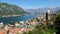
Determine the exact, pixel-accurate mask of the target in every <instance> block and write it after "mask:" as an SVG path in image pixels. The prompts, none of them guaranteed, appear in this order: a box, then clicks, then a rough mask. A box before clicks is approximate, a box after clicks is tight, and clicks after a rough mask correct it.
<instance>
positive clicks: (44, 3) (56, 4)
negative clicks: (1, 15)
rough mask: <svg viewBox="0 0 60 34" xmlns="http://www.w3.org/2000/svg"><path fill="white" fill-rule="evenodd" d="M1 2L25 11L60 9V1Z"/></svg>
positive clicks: (0, 0)
mask: <svg viewBox="0 0 60 34" xmlns="http://www.w3.org/2000/svg"><path fill="white" fill-rule="evenodd" d="M0 2H1V3H9V4H13V5H17V6H19V7H21V8H23V9H31V8H32V9H35V8H45V7H50V8H54V7H60V0H0Z"/></svg>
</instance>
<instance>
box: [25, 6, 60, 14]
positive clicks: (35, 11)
mask: <svg viewBox="0 0 60 34" xmlns="http://www.w3.org/2000/svg"><path fill="white" fill-rule="evenodd" d="M47 10H50V11H51V13H56V12H57V11H58V10H60V7H56V8H38V9H26V10H25V11H26V12H29V13H31V14H34V15H38V14H46V11H47Z"/></svg>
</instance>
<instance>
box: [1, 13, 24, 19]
mask: <svg viewBox="0 0 60 34" xmlns="http://www.w3.org/2000/svg"><path fill="white" fill-rule="evenodd" d="M22 15H24V14H18V15H3V16H1V17H0V18H3V17H15V16H22Z"/></svg>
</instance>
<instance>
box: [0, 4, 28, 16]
mask: <svg viewBox="0 0 60 34" xmlns="http://www.w3.org/2000/svg"><path fill="white" fill-rule="evenodd" d="M27 13H28V12H25V11H24V10H23V9H22V8H21V7H18V6H16V5H12V4H8V3H0V17H1V16H13V15H14V16H16V15H23V14H27Z"/></svg>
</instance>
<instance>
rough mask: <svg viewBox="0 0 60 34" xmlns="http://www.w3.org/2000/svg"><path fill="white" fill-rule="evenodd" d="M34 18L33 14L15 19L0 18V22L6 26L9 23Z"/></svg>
mask: <svg viewBox="0 0 60 34" xmlns="http://www.w3.org/2000/svg"><path fill="white" fill-rule="evenodd" d="M34 17H35V16H34V15H33V14H26V15H22V16H15V17H2V18H0V22H3V23H4V24H8V23H10V22H18V21H26V20H28V19H31V18H34Z"/></svg>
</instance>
